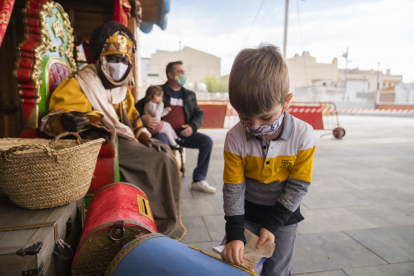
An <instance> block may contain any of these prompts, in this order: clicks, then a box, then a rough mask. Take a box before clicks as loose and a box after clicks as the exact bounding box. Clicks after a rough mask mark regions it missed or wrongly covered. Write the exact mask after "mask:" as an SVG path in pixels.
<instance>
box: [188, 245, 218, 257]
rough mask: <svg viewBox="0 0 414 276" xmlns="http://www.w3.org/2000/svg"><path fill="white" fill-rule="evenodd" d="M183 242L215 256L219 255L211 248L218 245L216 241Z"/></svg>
mask: <svg viewBox="0 0 414 276" xmlns="http://www.w3.org/2000/svg"><path fill="white" fill-rule="evenodd" d="M185 244H187V245H192V246H195V247H197V248H198V249H201V250H203V251H204V252H207V253H210V254H214V255H215V256H217V257H219V256H220V255H218V254H216V253H214V252H213V249H212V248H213V246H217V245H220V244H217V242H188V243H185Z"/></svg>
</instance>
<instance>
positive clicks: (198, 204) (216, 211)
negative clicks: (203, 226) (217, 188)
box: [181, 198, 224, 217]
mask: <svg viewBox="0 0 414 276" xmlns="http://www.w3.org/2000/svg"><path fill="white" fill-rule="evenodd" d="M181 204H182V205H181V215H182V216H183V217H194V216H209V215H224V210H223V198H221V199H220V198H214V199H210V198H197V199H189V198H184V199H182V200H181Z"/></svg>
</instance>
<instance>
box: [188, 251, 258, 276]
mask: <svg viewBox="0 0 414 276" xmlns="http://www.w3.org/2000/svg"><path fill="white" fill-rule="evenodd" d="M188 247H190V248H191V249H194V250H197V251H199V252H201V253H204V254H206V255H207V256H210V257H212V258H214V259H217V260H219V261H222V262H223V263H226V264H229V265H232V266H234V267H236V268H238V269H240V270H243V271H244V272H247V273H249V274H250V275H255V276H259V274H256V273H254V272H253V271H251V270H248V269H247V268H245V267H242V266H239V265H235V264H232V263H230V262H228V261H226V260H223V259H221V258H219V257H217V256H214V255H213V254H210V253H207V252H205V251H203V250H201V249H200V248H197V247H195V246H192V245H189V246H188Z"/></svg>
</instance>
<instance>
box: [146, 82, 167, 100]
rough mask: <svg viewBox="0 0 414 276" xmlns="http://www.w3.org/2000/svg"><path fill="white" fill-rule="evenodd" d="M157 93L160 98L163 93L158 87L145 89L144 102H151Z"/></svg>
mask: <svg viewBox="0 0 414 276" xmlns="http://www.w3.org/2000/svg"><path fill="white" fill-rule="evenodd" d="M158 93H159V94H161V96H162V95H163V94H164V91H163V90H162V88H161V87H159V86H158V85H151V86H150V87H148V88H147V92H145V101H146V102H149V101H151V100H152V99H153V98H154V96H155V95H157V94H158Z"/></svg>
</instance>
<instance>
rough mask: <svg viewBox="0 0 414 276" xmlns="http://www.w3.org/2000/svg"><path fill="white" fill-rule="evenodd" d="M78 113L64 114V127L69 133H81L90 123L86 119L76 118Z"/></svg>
mask: <svg viewBox="0 0 414 276" xmlns="http://www.w3.org/2000/svg"><path fill="white" fill-rule="evenodd" d="M75 114H76V112H73V113H72V112H67V113H63V114H62V118H61V120H62V126H63V128H64V129H65V130H67V131H69V132H79V131H80V130H81V129H82V128H83V127H84V126H85V125H86V123H87V122H88V119H87V118H86V117H77V116H75Z"/></svg>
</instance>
